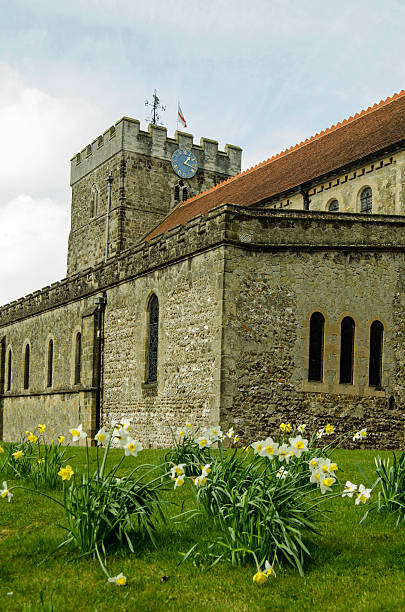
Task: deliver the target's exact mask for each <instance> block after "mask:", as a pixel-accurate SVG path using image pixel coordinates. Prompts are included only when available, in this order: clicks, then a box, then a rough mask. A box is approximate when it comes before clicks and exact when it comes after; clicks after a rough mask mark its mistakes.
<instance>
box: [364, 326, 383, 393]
mask: <svg viewBox="0 0 405 612" xmlns="http://www.w3.org/2000/svg"><path fill="white" fill-rule="evenodd" d="M383 332H384V326H383V324H382V323H381V322H380V321H373V323H372V324H371V327H370V361H369V370H368V384H369V385H370V387H381V380H382V349H383Z"/></svg>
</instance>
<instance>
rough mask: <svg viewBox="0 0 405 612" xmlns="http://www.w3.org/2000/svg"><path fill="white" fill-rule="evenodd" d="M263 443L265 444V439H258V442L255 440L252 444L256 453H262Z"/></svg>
mask: <svg viewBox="0 0 405 612" xmlns="http://www.w3.org/2000/svg"><path fill="white" fill-rule="evenodd" d="M263 444H264V440H258V441H257V442H253V444H251V445H250V446H251V447H252V448H253V450H254V451H255V453H256V455H260V453H261V452H262V450H263Z"/></svg>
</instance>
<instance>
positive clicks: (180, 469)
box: [170, 463, 186, 480]
mask: <svg viewBox="0 0 405 612" xmlns="http://www.w3.org/2000/svg"><path fill="white" fill-rule="evenodd" d="M185 466H186V464H185V463H180V464H179V465H174V466H173V467H172V469H171V470H170V477H171V479H172V480H175V479H176V478H178V477H179V476H183V474H184V468H185Z"/></svg>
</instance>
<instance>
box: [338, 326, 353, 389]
mask: <svg viewBox="0 0 405 612" xmlns="http://www.w3.org/2000/svg"><path fill="white" fill-rule="evenodd" d="M354 330H355V325H354V321H353V319H352V318H351V317H345V318H344V319H343V321H342V324H341V326H340V380H339V382H340V383H342V384H350V385H351V384H353V362H354Z"/></svg>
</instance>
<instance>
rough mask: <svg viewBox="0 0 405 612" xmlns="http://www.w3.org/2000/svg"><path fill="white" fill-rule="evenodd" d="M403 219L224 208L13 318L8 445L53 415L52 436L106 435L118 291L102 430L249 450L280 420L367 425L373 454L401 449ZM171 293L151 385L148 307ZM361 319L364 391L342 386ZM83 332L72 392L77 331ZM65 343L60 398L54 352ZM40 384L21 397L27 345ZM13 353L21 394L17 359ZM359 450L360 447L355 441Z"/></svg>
mask: <svg viewBox="0 0 405 612" xmlns="http://www.w3.org/2000/svg"><path fill="white" fill-rule="evenodd" d="M404 226H405V219H404V218H403V217H401V216H367V217H365V216H364V215H358V214H352V215H350V214H340V213H337V214H336V215H330V214H327V213H321V212H308V211H292V210H282V211H281V210H266V209H249V210H246V209H244V208H241V207H238V206H233V205H223V206H221V207H218V208H217V209H214V210H212V211H211V212H210V213H209V214H208V215H207V216H206V217H203V216H201V217H198V218H196V219H193V220H192V221H190V222H189V223H188V224H187V226H186V227H182V226H179V227H177V228H174V229H173V230H171V231H170V232H169V234H168V235H166V236H158V237H157V238H155V239H153V240H152V241H151V242H150V243H148V244H147V243H142V245H139V246H138V247H136V248H134V249H128V250H127V251H125V252H123V253H121V254H120V255H119V256H117V257H115V258H114V259H111V260H110V261H109V262H108V263H107V264H105V265H104V264H99V265H98V266H95V267H93V268H91V269H87V270H84V271H83V272H81V273H79V274H76V275H74V276H72V277H70V278H68V279H65V280H63V281H61V282H60V283H56V284H54V285H52V286H51V287H48V288H45V289H44V290H42V291H39V292H36V293H35V294H32V295H31V296H27V298H25V299H22V300H18V301H16V302H13V303H11V304H9V305H7V306H4V307H3V308H1V309H0V340H1V344H0V346H1V355H0V364H1V368H0V385H1V388H0V412H1V414H2V417H3V437H4V438H5V439H7V440H11V439H16V438H18V437H19V435H20V433H21V431H25V429H30V428H33V427H35V426H36V425H37V424H38V423H37V421H38V422H42V421H47V422H48V424H49V428H48V434H49V436H50V437H55V436H56V435H59V434H64V435H66V433H67V432H68V430H69V429H70V428H71V427H72V426H74V425H77V424H78V419H79V421H81V422H83V425H84V426H85V428H86V429H88V431H89V432H90V433H92V434H94V428H95V416H96V415H95V347H96V345H95V329H96V311H95V305H94V298H95V296H97V295H100V293H101V292H105V294H106V297H107V304H106V307H105V315H104V331H103V334H104V350H103V355H104V359H103V390H104V392H103V398H102V399H103V401H102V414H101V422H102V423H105V424H107V425H108V424H109V423H110V422H111V420H112V419H113V418H117V417H120V416H121V415H125V416H127V417H130V418H132V421H133V423H134V432H135V433H136V435H137V436H138V437H139V439H140V440H141V441H142V443H143V444H144V445H152V446H164V445H167V444H169V443H170V433H169V432H170V429H169V428H170V427H171V428H174V429H176V428H177V426H179V425H181V424H183V423H184V420H185V419H186V418H189V417H191V418H193V420H194V422H195V423H197V424H202V425H205V424H208V423H209V422H211V423H214V422H217V421H218V420H220V421H221V423H222V425H223V426H224V427H226V426H227V425H234V426H235V427H236V429H237V430H238V431H240V432H241V433H242V436H243V439H244V440H245V441H251V440H252V438H256V439H257V437H258V436H261V435H268V434H270V433H274V431H275V430H276V429H277V427H278V424H279V422H280V421H281V420H292V421H295V422H296V421H297V420H299V421H303V422H306V423H307V424H308V425H312V424H313V425H314V426H318V425H320V424H325V422H331V423H333V424H334V425H335V426H336V427H337V429H338V430H339V431H340V430H343V428H344V430H345V431H347V429H358V428H360V427H368V429H369V431H370V432H372V434H373V435H371V436H370V438H367V439H366V444H367V445H369V446H371V447H376V446H379V447H385V448H393V447H396V448H403V447H404V418H403V417H404V407H405V406H404V404H405V388H404V373H405V372H404V367H405V366H404V363H405V355H404V340H403V339H404V333H405V329H404V279H405V255H404V252H405V250H404V247H405V235H404ZM152 293H155V294H156V295H157V297H158V299H159V310H160V314H159V352H158V380H157V384H156V385H153V384H145V379H146V342H147V340H146V338H147V304H148V300H149V298H150V296H151V294H152ZM315 311H320V312H322V313H323V314H324V316H325V319H326V323H325V371H324V381H323V382H322V383H308V381H307V359H308V329H309V319H310V316H311V314H312V313H313V312H315ZM346 315H350V316H352V317H353V318H354V320H355V322H356V338H355V370H354V372H355V374H354V384H353V385H339V383H338V355H339V337H340V335H339V326H340V322H341V320H342V318H343V317H344V316H346ZM375 319H378V320H381V322H382V323H383V325H384V360H383V384H382V388H381V389H375V388H370V387H368V379H367V376H368V369H367V368H368V346H369V345H368V334H369V326H370V324H371V322H372V321H373V320H375ZM78 330H80V331H81V333H82V338H83V364H82V372H83V375H82V382H81V384H80V385H79V386H75V385H74V384H73V380H74V377H73V367H74V338H75V334H76V332H77V331H78ZM50 338H52V339H53V340H54V354H55V370H54V384H53V387H52V389H47V388H46V367H47V366H46V347H47V343H48V342H49V339H50ZM27 341H29V342H30V345H31V347H32V352H31V371H32V380H31V381H30V388H29V389H28V390H25V391H24V390H23V389H22V386H23V385H22V380H23V379H22V377H23V351H24V345H25V342H27ZM9 349H11V350H12V354H13V369H12V388H11V391H10V392H8V391H6V390H5V388H4V381H5V380H6V379H7V367H6V361H7V359H6V356H7V354H8V350H9ZM348 443H349V444H350V440H349V442H348Z"/></svg>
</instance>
